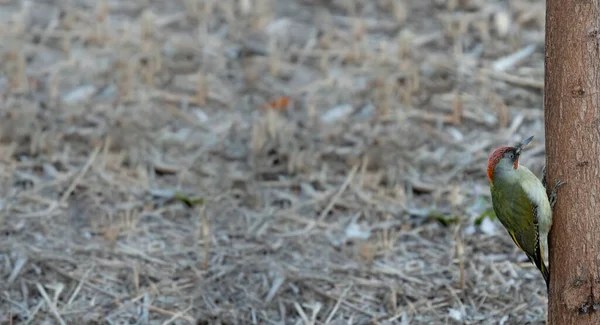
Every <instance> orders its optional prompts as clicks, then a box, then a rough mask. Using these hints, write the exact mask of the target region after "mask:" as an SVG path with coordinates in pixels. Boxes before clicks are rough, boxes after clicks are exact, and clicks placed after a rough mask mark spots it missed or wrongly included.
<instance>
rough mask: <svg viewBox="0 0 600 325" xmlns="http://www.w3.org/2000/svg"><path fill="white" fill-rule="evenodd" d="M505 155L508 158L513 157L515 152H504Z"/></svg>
mask: <svg viewBox="0 0 600 325" xmlns="http://www.w3.org/2000/svg"><path fill="white" fill-rule="evenodd" d="M506 157H507V158H509V159H514V158H515V153H514V152H512V151H511V152H508V153H506Z"/></svg>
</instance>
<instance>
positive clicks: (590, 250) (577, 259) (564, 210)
mask: <svg viewBox="0 0 600 325" xmlns="http://www.w3.org/2000/svg"><path fill="white" fill-rule="evenodd" d="M599 28H600V0H547V1H546V61H545V70H546V75H545V89H544V95H545V99H544V106H545V122H546V126H545V128H546V157H547V158H546V159H547V175H548V182H547V187H548V189H550V188H551V187H552V186H553V185H554V183H555V182H556V180H557V179H559V178H560V179H562V180H563V181H566V184H565V185H563V186H562V187H560V189H559V190H558V203H557V204H556V206H555V208H554V217H553V225H552V230H551V232H550V239H549V246H550V288H549V292H548V299H549V300H548V324H550V325H569V324H576V325H583V324H586V325H587V324H590V325H591V324H594V325H598V324H600V274H599V270H600V107H599V106H598V105H599V104H600V80H599V78H600V77H599V74H600V42H599V40H600V30H599Z"/></svg>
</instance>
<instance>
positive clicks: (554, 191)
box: [549, 179, 567, 209]
mask: <svg viewBox="0 0 600 325" xmlns="http://www.w3.org/2000/svg"><path fill="white" fill-rule="evenodd" d="M566 183H567V182H563V181H562V180H560V179H559V180H557V181H556V184H554V188H553V189H552V192H551V193H550V197H549V199H550V208H551V209H554V205H555V204H556V201H557V198H558V188H559V187H560V186H562V185H564V184H566Z"/></svg>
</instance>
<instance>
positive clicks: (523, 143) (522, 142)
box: [516, 135, 533, 155]
mask: <svg viewBox="0 0 600 325" xmlns="http://www.w3.org/2000/svg"><path fill="white" fill-rule="evenodd" d="M532 139H533V135H532V136H530V137H529V138H527V139H525V140H523V141H521V143H519V144H518V145H516V148H517V155H520V154H521V150H523V147H525V146H526V145H527V144H529V142H531V140H532Z"/></svg>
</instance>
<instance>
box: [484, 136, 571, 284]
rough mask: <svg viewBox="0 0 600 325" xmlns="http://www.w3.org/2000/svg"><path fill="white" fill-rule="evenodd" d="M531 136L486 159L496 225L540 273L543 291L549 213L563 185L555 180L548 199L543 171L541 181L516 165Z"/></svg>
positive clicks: (547, 273) (526, 169)
mask: <svg viewBox="0 0 600 325" xmlns="http://www.w3.org/2000/svg"><path fill="white" fill-rule="evenodd" d="M531 139H533V136H531V137H529V138H527V139H525V140H523V141H522V142H521V143H519V144H517V145H516V146H514V147H500V148H498V149H496V150H495V151H494V152H493V153H492V154H491V155H490V158H489V159H488V168H487V176H488V179H489V180H490V192H491V194H492V206H493V208H494V212H495V213H496V216H497V217H498V220H500V223H502V225H503V226H504V228H506V231H507V232H508V234H509V235H510V237H511V238H512V240H513V241H514V242H515V244H516V245H517V247H519V248H520V249H521V250H522V251H523V252H525V254H526V255H527V257H528V258H529V260H530V261H531V262H532V263H533V264H535V266H536V267H537V268H538V269H539V270H540V272H541V273H542V276H543V277H544V281H546V288H548V285H549V279H550V271H549V270H548V267H547V266H546V264H545V263H544V260H547V254H548V232H549V231H550V228H551V227H552V209H553V208H554V204H556V197H557V190H558V188H559V187H560V186H561V185H563V184H564V182H562V181H561V180H558V181H557V182H556V184H555V185H554V188H553V189H552V191H551V193H550V195H548V194H547V191H546V167H545V166H544V169H543V170H542V173H543V176H542V180H540V179H539V178H537V177H536V176H535V175H534V174H533V173H532V172H531V171H530V170H529V168H527V167H525V166H523V165H519V156H520V155H521V151H522V150H523V147H525V146H526V145H527V144H528V143H529V142H530V141H531Z"/></svg>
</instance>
